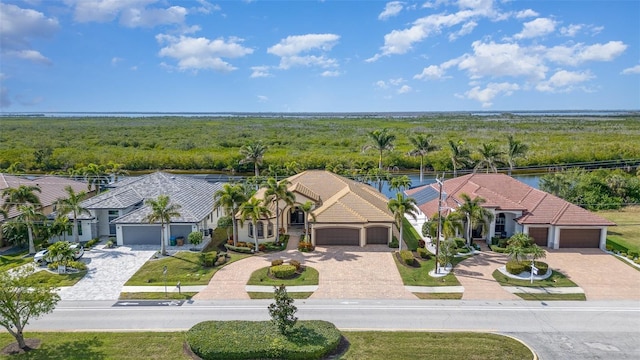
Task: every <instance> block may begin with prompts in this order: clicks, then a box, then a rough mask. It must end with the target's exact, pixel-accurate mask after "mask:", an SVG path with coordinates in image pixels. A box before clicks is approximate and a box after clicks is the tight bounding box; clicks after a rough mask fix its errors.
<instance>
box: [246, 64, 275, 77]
mask: <svg viewBox="0 0 640 360" xmlns="http://www.w3.org/2000/svg"><path fill="white" fill-rule="evenodd" d="M269 69H270V68H269V67H268V66H252V67H251V71H252V73H251V76H250V77H252V78H261V77H270V76H273V75H271V73H270V72H269Z"/></svg>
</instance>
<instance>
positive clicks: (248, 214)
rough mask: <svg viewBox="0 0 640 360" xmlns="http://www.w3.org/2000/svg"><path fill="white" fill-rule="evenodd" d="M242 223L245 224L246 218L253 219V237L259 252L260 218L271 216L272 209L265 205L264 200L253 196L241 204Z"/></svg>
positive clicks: (256, 249)
mask: <svg viewBox="0 0 640 360" xmlns="http://www.w3.org/2000/svg"><path fill="white" fill-rule="evenodd" d="M239 211H240V225H244V222H245V221H246V220H251V225H252V226H253V239H254V241H255V245H256V248H255V251H256V252H258V220H260V219H262V218H263V217H265V216H270V215H271V211H269V209H267V207H266V206H264V201H263V200H262V199H258V198H255V197H253V198H251V199H249V201H246V202H244V203H242V205H240V210H239Z"/></svg>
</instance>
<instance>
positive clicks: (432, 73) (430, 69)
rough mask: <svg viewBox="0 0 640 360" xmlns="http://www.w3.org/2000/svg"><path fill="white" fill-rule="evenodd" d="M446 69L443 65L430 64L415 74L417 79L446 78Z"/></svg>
mask: <svg viewBox="0 0 640 360" xmlns="http://www.w3.org/2000/svg"><path fill="white" fill-rule="evenodd" d="M444 75H445V71H444V69H443V68H442V67H440V66H437V65H429V66H427V67H426V68H424V69H422V72H421V73H420V74H417V75H414V76H413V78H414V79H416V80H436V79H442V78H444Z"/></svg>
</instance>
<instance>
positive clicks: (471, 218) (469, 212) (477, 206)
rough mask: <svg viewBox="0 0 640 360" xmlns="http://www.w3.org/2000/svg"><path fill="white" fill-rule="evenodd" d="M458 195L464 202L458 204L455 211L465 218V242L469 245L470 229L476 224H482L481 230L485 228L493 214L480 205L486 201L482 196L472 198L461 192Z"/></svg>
mask: <svg viewBox="0 0 640 360" xmlns="http://www.w3.org/2000/svg"><path fill="white" fill-rule="evenodd" d="M460 197H461V198H462V200H463V201H464V203H463V204H462V205H460V207H459V208H458V210H457V211H459V212H460V214H462V215H464V217H465V219H466V220H467V231H466V234H465V235H466V239H467V244H468V245H471V231H472V230H473V229H475V228H476V226H478V225H482V229H483V231H484V230H486V228H487V227H489V224H490V223H491V221H492V220H493V214H492V213H491V211H489V210H487V209H485V208H483V207H482V204H484V203H485V202H486V200H485V199H484V198H482V197H480V196H477V197H475V198H474V199H472V198H471V197H470V196H469V195H467V194H461V195H460Z"/></svg>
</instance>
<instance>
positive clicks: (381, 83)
mask: <svg viewBox="0 0 640 360" xmlns="http://www.w3.org/2000/svg"><path fill="white" fill-rule="evenodd" d="M375 85H376V87H378V88H380V89H387V88H388V87H389V85H387V83H386V82H385V81H384V80H378V81H376V83H375Z"/></svg>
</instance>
